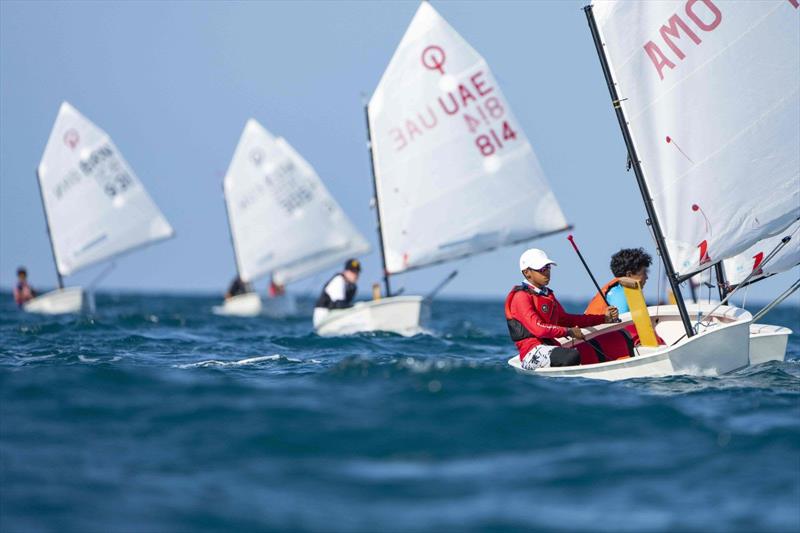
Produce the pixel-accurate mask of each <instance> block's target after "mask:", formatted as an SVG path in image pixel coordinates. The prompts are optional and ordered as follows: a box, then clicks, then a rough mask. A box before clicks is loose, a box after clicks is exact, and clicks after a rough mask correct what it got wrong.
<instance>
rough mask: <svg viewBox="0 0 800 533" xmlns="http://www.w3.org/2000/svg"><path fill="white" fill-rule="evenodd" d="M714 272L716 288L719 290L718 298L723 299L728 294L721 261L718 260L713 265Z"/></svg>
mask: <svg viewBox="0 0 800 533" xmlns="http://www.w3.org/2000/svg"><path fill="white" fill-rule="evenodd" d="M714 272H715V273H716V275H717V289H718V290H719V299H720V300H723V299H724V298H725V296H727V295H728V280H727V278H726V277H725V267H724V266H723V265H722V261H718V262H717V264H715V265H714Z"/></svg>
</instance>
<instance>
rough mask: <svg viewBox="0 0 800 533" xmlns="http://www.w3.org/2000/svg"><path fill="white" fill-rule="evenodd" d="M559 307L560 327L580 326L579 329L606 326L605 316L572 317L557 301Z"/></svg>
mask: <svg viewBox="0 0 800 533" xmlns="http://www.w3.org/2000/svg"><path fill="white" fill-rule="evenodd" d="M556 305H557V306H558V325H559V326H566V327H572V326H578V327H579V328H586V327H589V326H598V325H600V324H605V322H606V316H605V315H571V314H569V313H567V312H566V311H565V310H564V308H563V307H562V306H561V303H560V302H559V301H558V300H556Z"/></svg>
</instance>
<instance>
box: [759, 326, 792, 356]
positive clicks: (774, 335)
mask: <svg viewBox="0 0 800 533" xmlns="http://www.w3.org/2000/svg"><path fill="white" fill-rule="evenodd" d="M791 334H792V330H790V329H789V328H784V327H782V326H771V325H769V324H750V364H751V365H759V364H761V363H766V362H767V361H783V360H784V359H785V358H786V345H787V344H788V343H789V335H791Z"/></svg>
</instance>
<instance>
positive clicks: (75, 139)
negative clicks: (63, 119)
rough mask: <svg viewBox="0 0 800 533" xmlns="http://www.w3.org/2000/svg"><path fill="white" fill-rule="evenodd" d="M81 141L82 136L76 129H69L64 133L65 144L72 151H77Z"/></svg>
mask: <svg viewBox="0 0 800 533" xmlns="http://www.w3.org/2000/svg"><path fill="white" fill-rule="evenodd" d="M80 141H81V136H80V135H78V132H77V131H76V130H74V129H69V130H67V131H66V133H64V144H66V145H67V146H69V149H70V150H75V147H76V146H78V143H79V142H80Z"/></svg>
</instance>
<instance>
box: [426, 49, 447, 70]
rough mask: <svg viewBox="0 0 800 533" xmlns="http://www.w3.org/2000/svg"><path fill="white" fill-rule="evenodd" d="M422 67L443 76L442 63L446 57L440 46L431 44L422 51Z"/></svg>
mask: <svg viewBox="0 0 800 533" xmlns="http://www.w3.org/2000/svg"><path fill="white" fill-rule="evenodd" d="M421 59H422V66H423V67H425V68H426V69H428V70H438V71H439V74H441V75H442V76H444V61H445V59H447V56H446V55H445V53H444V50H442V47H441V46H436V45H435V44H432V45H430V46H428V47H427V48H425V50H423V51H422V57H421Z"/></svg>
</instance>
